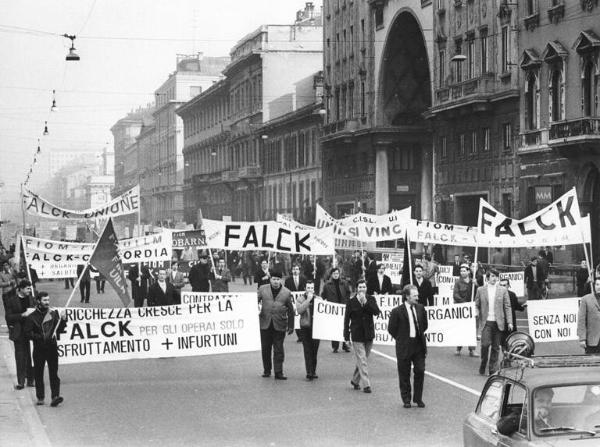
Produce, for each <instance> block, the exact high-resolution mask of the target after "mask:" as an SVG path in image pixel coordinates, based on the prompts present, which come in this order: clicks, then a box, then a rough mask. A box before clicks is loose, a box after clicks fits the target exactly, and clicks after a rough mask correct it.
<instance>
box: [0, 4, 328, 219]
mask: <svg viewBox="0 0 600 447" xmlns="http://www.w3.org/2000/svg"><path fill="white" fill-rule="evenodd" d="M304 3H305V2H304V1H298V0H277V1H275V0H270V1H267V0H254V1H249V0H214V1H207V0H145V1H142V0H137V1H133V0H129V1H124V0H18V1H14V0H0V11H2V14H1V15H0V42H1V44H0V61H1V62H0V181H3V182H4V183H5V186H4V188H2V195H1V197H0V200H1V202H2V216H3V218H11V219H15V216H14V215H12V214H13V213H14V210H15V209H19V206H18V203H19V196H18V191H19V184H20V183H21V182H23V181H24V179H25V177H26V175H27V172H28V171H29V168H30V166H31V164H32V160H33V156H34V154H35V151H36V149H37V141H38V138H39V139H40V141H41V149H42V154H47V153H48V151H52V150H61V149H65V148H69V149H71V148H76V149H79V148H80V149H84V150H97V151H98V153H100V152H101V151H102V148H103V147H105V146H106V145H107V143H108V145H109V146H112V144H113V140H112V135H111V133H110V130H109V129H110V127H111V126H112V125H113V124H114V123H115V122H116V121H117V120H118V119H119V118H121V117H123V116H124V115H126V114H127V112H129V111H130V110H132V109H135V108H137V107H138V106H140V105H146V104H148V103H150V102H152V101H153V99H154V98H153V92H154V90H155V89H156V88H157V87H159V86H160V84H161V83H162V82H164V81H165V80H166V78H167V76H168V75H169V73H171V72H172V71H174V69H175V57H176V54H193V53H196V52H203V53H204V54H205V55H207V56H226V55H228V54H229V50H230V48H231V47H232V46H233V45H234V44H235V43H236V42H237V41H238V40H239V39H240V38H242V37H243V36H244V35H246V34H247V33H249V32H251V31H253V30H254V29H256V28H257V27H258V26H260V25H262V24H272V23H277V24H289V23H293V21H294V19H295V14H296V11H297V10H299V9H303V7H304ZM314 3H315V5H317V7H320V5H321V4H322V2H321V1H315V2H314ZM65 33H66V34H74V35H76V36H77V39H76V40H75V47H76V48H77V53H78V54H79V55H80V56H81V60H80V61H79V62H66V61H65V56H66V54H67V53H68V48H69V46H70V41H69V40H68V39H66V38H64V37H61V35H62V34H65ZM52 90H56V101H57V105H58V107H59V112H58V113H52V114H50V112H49V109H50V106H51V104H52ZM45 120H48V128H49V131H50V135H49V136H42V132H43V129H44V121H45ZM45 175H47V174H46V173H45V172H40V169H37V170H36V168H35V167H34V171H33V179H34V183H38V181H39V180H41V179H43V177H44V176H45ZM35 180H37V181H35ZM41 194H42V195H43V192H42V193H41ZM11 211H12V212H11ZM8 214H11V215H8Z"/></svg>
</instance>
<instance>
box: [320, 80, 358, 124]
mask: <svg viewBox="0 0 600 447" xmlns="http://www.w3.org/2000/svg"><path fill="white" fill-rule="evenodd" d="M358 85H359V89H358V94H357V93H356V92H355V88H354V82H352V83H348V84H343V85H341V86H337V87H335V88H334V89H333V94H332V96H327V97H326V106H327V121H328V122H335V121H343V120H345V119H355V118H357V117H358V116H360V117H361V118H362V117H364V116H366V113H367V110H366V100H367V98H366V82H365V81H364V80H362V79H361V81H360V83H359V84H358ZM332 101H333V104H332ZM356 101H358V102H359V104H358V116H357V114H356V112H357V110H356V109H355V103H356ZM332 105H333V110H332Z"/></svg>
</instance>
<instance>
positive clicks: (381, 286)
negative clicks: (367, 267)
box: [367, 264, 394, 295]
mask: <svg viewBox="0 0 600 447" xmlns="http://www.w3.org/2000/svg"><path fill="white" fill-rule="evenodd" d="M393 292H394V291H393V289H392V280H391V279H390V277H389V276H388V275H386V274H385V267H384V266H383V264H378V265H377V274H376V275H373V276H371V277H370V278H369V280H368V282H367V295H386V294H388V293H393Z"/></svg>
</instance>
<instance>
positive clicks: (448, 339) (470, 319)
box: [374, 295, 477, 347]
mask: <svg viewBox="0 0 600 447" xmlns="http://www.w3.org/2000/svg"><path fill="white" fill-rule="evenodd" d="M376 299H377V304H378V305H379V309H380V310H381V314H380V315H379V316H377V317H376V319H375V340H374V343H375V344H380V345H395V344H396V342H395V341H394V339H393V338H392V337H391V336H390V334H389V333H388V331H387V328H388V321H389V319H390V313H391V312H392V309H393V308H394V307H396V306H398V305H400V304H402V296H401V295H378V296H376ZM425 312H427V319H428V323H427V325H428V328H427V332H425V338H426V339H427V346H438V347H445V346H474V345H476V344H477V334H476V319H475V303H472V302H470V303H461V304H452V305H449V306H430V307H426V308H425Z"/></svg>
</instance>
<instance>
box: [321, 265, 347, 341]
mask: <svg viewBox="0 0 600 447" xmlns="http://www.w3.org/2000/svg"><path fill="white" fill-rule="evenodd" d="M321 297H322V298H323V299H324V300H327V301H331V302H332V303H340V304H347V303H348V298H350V286H349V285H348V283H347V282H346V281H345V280H343V279H342V278H341V277H340V269H339V268H337V267H334V268H332V269H331V278H330V279H329V281H327V282H326V283H325V285H324V286H323V292H321ZM339 347H340V342H339V341H332V342H331V348H332V349H333V352H338V349H339ZM342 349H343V350H344V352H350V348H349V347H348V346H347V345H346V343H345V342H344V343H342Z"/></svg>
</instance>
